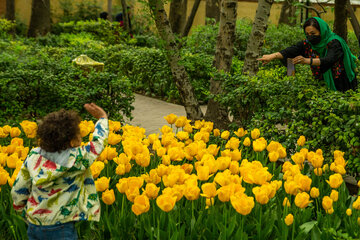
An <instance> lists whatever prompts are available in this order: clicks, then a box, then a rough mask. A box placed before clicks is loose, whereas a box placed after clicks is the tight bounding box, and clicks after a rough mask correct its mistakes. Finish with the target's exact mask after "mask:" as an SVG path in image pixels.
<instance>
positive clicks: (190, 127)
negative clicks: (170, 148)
mask: <svg viewBox="0 0 360 240" xmlns="http://www.w3.org/2000/svg"><path fill="white" fill-rule="evenodd" d="M184 131H185V132H187V133H192V132H193V127H192V126H191V125H190V124H186V125H185V126H184Z"/></svg>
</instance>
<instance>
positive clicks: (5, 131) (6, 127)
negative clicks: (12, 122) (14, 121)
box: [3, 125, 11, 135]
mask: <svg viewBox="0 0 360 240" xmlns="http://www.w3.org/2000/svg"><path fill="white" fill-rule="evenodd" d="M3 131H4V133H5V134H7V135H8V134H10V131H11V127H10V126H9V125H5V126H3Z"/></svg>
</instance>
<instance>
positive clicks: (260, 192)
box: [252, 187, 270, 205]
mask: <svg viewBox="0 0 360 240" xmlns="http://www.w3.org/2000/svg"><path fill="white" fill-rule="evenodd" d="M252 192H253V193H254V195H255V199H256V201H257V202H258V203H260V204H262V205H264V204H267V203H268V202H269V200H270V198H269V195H268V192H267V191H266V190H265V189H264V188H262V187H254V188H253V189H252Z"/></svg>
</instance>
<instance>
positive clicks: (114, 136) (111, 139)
mask: <svg viewBox="0 0 360 240" xmlns="http://www.w3.org/2000/svg"><path fill="white" fill-rule="evenodd" d="M120 141H121V136H120V135H118V134H115V133H113V132H110V133H109V138H108V143H109V144H110V145H116V144H118V143H119V142H120Z"/></svg>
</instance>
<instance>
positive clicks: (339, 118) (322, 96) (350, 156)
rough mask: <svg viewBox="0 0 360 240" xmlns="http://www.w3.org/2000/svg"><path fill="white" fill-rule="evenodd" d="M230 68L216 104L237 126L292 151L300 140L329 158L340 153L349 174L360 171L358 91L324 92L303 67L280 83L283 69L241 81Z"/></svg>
mask: <svg viewBox="0 0 360 240" xmlns="http://www.w3.org/2000/svg"><path fill="white" fill-rule="evenodd" d="M234 63H235V64H234V65H236V64H241V63H239V62H237V61H235V62H234ZM233 68H234V69H236V70H234V73H233V75H229V76H225V78H226V79H225V82H224V86H225V93H224V95H223V96H221V97H220V99H221V102H222V103H223V104H224V105H226V106H228V107H229V108H230V111H231V113H232V115H233V116H234V119H235V120H238V124H241V125H243V126H248V127H258V128H260V129H261V130H263V131H264V132H265V133H266V134H265V136H266V137H272V138H274V139H277V140H278V141H281V142H283V143H284V145H285V146H286V147H287V148H289V149H292V150H294V149H295V146H294V144H293V143H294V140H295V139H296V138H297V137H298V136H299V135H300V134H301V135H304V136H305V137H306V138H307V139H309V141H308V143H309V144H310V145H311V146H313V147H314V148H321V149H323V150H324V151H326V152H327V153H328V154H330V153H331V152H333V151H334V150H335V149H340V150H341V151H344V152H345V153H346V155H345V156H346V159H347V160H348V161H349V162H348V166H349V171H350V172H352V173H356V172H359V171H360V158H359V154H360V125H359V123H358V122H359V121H360V105H359V102H360V91H359V90H357V91H356V92H354V91H348V92H346V93H342V92H334V91H330V90H327V88H326V87H325V86H324V83H323V82H318V81H316V80H315V79H314V78H313V77H312V76H311V72H310V70H309V69H308V68H307V66H298V67H297V70H299V71H297V73H296V76H295V77H286V76H285V77H284V75H285V74H286V68H284V67H280V68H279V67H278V68H274V69H266V70H265V69H264V70H261V71H260V72H259V73H258V75H257V76H256V77H255V78H248V77H247V76H243V75H241V74H240V73H241V66H240V67H237V66H233ZM236 71H240V73H239V72H236ZM235 122H236V121H235Z"/></svg>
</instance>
